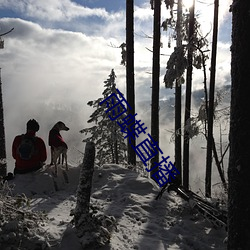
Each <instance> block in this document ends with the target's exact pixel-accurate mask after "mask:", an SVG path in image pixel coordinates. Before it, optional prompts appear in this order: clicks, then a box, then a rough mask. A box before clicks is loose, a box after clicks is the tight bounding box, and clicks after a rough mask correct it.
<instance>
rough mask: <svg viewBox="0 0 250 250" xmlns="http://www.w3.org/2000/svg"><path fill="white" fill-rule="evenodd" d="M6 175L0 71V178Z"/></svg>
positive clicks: (0, 78)
mask: <svg viewBox="0 0 250 250" xmlns="http://www.w3.org/2000/svg"><path fill="white" fill-rule="evenodd" d="M6 174H7V161H6V146H5V130H4V110H3V95H2V77H1V69H0V176H2V177H5V176H6Z"/></svg>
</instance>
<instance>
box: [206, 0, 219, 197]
mask: <svg viewBox="0 0 250 250" xmlns="http://www.w3.org/2000/svg"><path fill="white" fill-rule="evenodd" d="M218 14H219V0H215V1H214V24H213V41H212V53H211V54H212V55H211V68H210V87H209V105H208V120H207V121H208V122H207V125H208V127H207V161H206V178H205V193H206V196H207V197H211V176H212V161H213V159H212V150H213V143H214V138H213V120H214V89H215V73H216V55H217V40H218V39H217V37H218Z"/></svg>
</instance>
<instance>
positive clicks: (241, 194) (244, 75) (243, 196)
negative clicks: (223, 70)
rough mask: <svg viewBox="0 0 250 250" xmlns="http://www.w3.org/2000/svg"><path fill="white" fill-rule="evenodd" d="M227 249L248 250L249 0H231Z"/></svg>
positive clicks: (249, 204)
mask: <svg viewBox="0 0 250 250" xmlns="http://www.w3.org/2000/svg"><path fill="white" fill-rule="evenodd" d="M231 8H232V13H233V15H232V16H233V19H232V46H231V51H232V61H231V76H232V86H231V91H232V92H231V116H230V137H229V140H230V156H229V167H228V180H229V196H228V246H227V249H228V250H240V249H241V250H248V249H250V237H249V236H250V195H249V194H250V167H249V163H250V129H249V125H250V105H249V93H250V84H249V79H250V63H249V58H250V46H249V44H250V33H249V27H250V15H249V10H250V1H249V0H241V1H238V0H234V1H233V3H232V6H231Z"/></svg>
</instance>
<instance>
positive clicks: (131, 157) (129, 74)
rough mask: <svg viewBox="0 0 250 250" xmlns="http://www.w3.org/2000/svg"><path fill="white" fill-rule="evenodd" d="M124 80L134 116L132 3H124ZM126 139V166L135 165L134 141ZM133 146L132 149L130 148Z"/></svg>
mask: <svg viewBox="0 0 250 250" xmlns="http://www.w3.org/2000/svg"><path fill="white" fill-rule="evenodd" d="M126 49H127V58H126V80H127V84H126V86H127V102H128V103H129V105H130V106H131V108H132V110H130V109H129V110H128V111H129V112H128V113H129V114H131V115H135V79H134V1H133V0H127V1H126ZM130 139H131V144H130V143H129V138H128V139H127V145H128V164H132V165H136V153H135V150H134V149H133V147H135V145H136V140H135V139H134V138H130ZM132 146H133V147H132Z"/></svg>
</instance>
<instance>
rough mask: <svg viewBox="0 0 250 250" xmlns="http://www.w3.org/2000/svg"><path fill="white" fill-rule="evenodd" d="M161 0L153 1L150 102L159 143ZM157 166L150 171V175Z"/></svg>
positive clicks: (153, 128)
mask: <svg viewBox="0 0 250 250" xmlns="http://www.w3.org/2000/svg"><path fill="white" fill-rule="evenodd" d="M160 22H161V0H155V2H154V36H153V72H152V103H151V136H152V138H153V140H154V141H155V142H157V143H159V91H160V43H161V23H160ZM154 162H155V163H158V162H159V154H157V155H155V156H154V157H153V158H152V159H151V165H153V164H154ZM157 171H158V168H154V170H152V171H151V172H150V175H151V176H152V175H153V174H154V173H155V172H157Z"/></svg>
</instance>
